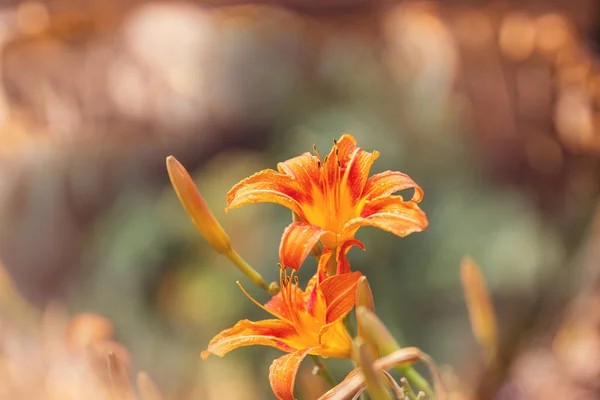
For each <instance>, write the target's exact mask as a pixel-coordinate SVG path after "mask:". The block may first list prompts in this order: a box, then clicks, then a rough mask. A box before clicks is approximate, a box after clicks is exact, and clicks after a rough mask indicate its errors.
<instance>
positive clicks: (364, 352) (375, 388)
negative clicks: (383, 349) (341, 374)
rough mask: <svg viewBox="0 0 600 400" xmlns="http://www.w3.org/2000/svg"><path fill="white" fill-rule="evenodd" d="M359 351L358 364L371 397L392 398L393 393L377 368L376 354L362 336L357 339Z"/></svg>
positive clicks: (379, 399)
mask: <svg viewBox="0 0 600 400" xmlns="http://www.w3.org/2000/svg"><path fill="white" fill-rule="evenodd" d="M356 347H357V352H358V364H359V365H360V370H361V372H362V374H363V376H364V378H365V385H366V386H367V391H368V392H369V395H370V397H371V399H373V400H392V395H391V394H390V392H389V391H388V389H387V387H386V385H385V380H384V376H383V375H382V373H381V371H380V370H377V369H375V367H374V365H373V363H374V362H375V355H374V354H373V353H372V352H371V349H370V347H369V346H368V345H367V344H366V343H363V342H362V340H361V339H360V338H358V339H357V340H356Z"/></svg>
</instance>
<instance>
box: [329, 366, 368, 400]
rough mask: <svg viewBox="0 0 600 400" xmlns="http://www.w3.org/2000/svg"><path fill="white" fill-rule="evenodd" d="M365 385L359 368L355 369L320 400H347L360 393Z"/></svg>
mask: <svg viewBox="0 0 600 400" xmlns="http://www.w3.org/2000/svg"><path fill="white" fill-rule="evenodd" d="M363 383H364V377H363V375H362V373H361V372H360V369H359V368H355V369H353V370H352V371H350V373H349V374H348V375H347V376H346V377H345V378H344V380H343V381H341V382H340V383H338V384H337V385H336V386H335V387H334V388H332V389H330V390H329V391H327V392H326V393H325V394H324V395H323V396H321V397H319V400H346V399H348V398H350V396H353V395H354V394H355V393H356V392H358V391H359V390H360V388H361V386H362V385H363Z"/></svg>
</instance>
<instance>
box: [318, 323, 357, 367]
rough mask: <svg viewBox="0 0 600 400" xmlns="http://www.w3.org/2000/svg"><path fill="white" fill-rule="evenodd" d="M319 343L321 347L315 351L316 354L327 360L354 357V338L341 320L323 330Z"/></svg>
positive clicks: (324, 327) (320, 333)
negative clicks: (329, 358) (328, 358)
mask: <svg viewBox="0 0 600 400" xmlns="http://www.w3.org/2000/svg"><path fill="white" fill-rule="evenodd" d="M319 343H320V344H321V347H319V348H317V349H316V350H315V354H319V355H321V356H323V357H326V358H327V357H333V358H350V357H351V356H352V347H353V344H352V338H351V337H350V334H348V331H347V330H346V327H345V326H344V322H343V321H342V320H341V318H340V319H338V320H337V321H333V322H331V323H329V324H327V325H324V326H323V327H322V328H321V330H320V331H319Z"/></svg>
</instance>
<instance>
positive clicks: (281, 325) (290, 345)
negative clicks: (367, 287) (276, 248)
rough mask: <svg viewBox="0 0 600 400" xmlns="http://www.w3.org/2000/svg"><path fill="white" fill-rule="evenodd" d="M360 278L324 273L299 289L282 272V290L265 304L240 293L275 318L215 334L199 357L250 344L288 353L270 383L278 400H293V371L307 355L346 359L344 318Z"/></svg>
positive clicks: (349, 343)
mask: <svg viewBox="0 0 600 400" xmlns="http://www.w3.org/2000/svg"><path fill="white" fill-rule="evenodd" d="M360 276H361V274H360V272H353V273H347V274H343V275H335V276H332V277H329V278H326V279H325V275H324V274H322V273H317V274H316V275H315V276H314V277H313V278H312V279H311V281H310V282H309V283H308V285H307V287H306V290H305V291H302V289H300V288H299V287H298V280H297V278H296V277H295V276H294V274H293V272H292V274H291V275H289V276H288V275H287V274H286V273H285V272H284V269H282V276H281V291H280V292H279V293H278V294H277V295H275V296H273V298H271V300H270V301H269V302H267V303H266V304H265V305H264V306H262V305H261V304H260V303H258V302H257V301H256V300H254V299H253V298H252V297H250V295H248V294H247V293H246V292H245V291H244V293H246V295H247V296H248V297H249V298H250V299H251V300H252V301H254V302H255V303H256V304H257V305H258V306H260V307H261V308H263V309H264V310H265V311H267V312H269V313H270V314H271V315H273V316H274V317H275V318H273V319H266V320H263V321H257V322H252V321H249V320H242V321H239V322H238V323H237V324H235V326H233V328H230V329H226V330H224V331H222V332H221V333H219V334H218V335H217V336H215V337H214V338H213V339H212V340H211V341H210V343H209V344H208V349H207V350H206V351H203V352H202V354H201V355H202V358H203V359H206V358H207V357H208V356H209V355H210V354H215V355H217V356H219V357H222V356H224V355H225V354H227V353H228V352H230V351H231V350H234V349H237V348H238V347H242V346H251V345H263V346H271V347H276V348H278V349H280V350H283V351H285V352H288V353H289V354H286V355H284V356H283V357H280V358H278V359H276V360H275V361H273V364H271V368H270V373H269V380H270V382H271V388H272V389H273V392H274V393H275V395H276V396H277V398H278V399H282V400H293V399H294V382H295V379H296V373H297V372H298V367H299V366H300V363H301V362H302V360H303V359H304V357H306V355H307V354H314V355H319V356H322V357H335V358H350V356H351V352H352V338H351V337H350V335H349V334H348V332H347V331H346V329H345V327H344V324H343V322H342V319H343V318H344V317H345V316H346V315H347V314H348V313H349V312H350V310H352V308H353V307H354V304H355V298H356V286H357V281H358V279H359V278H360ZM242 290H243V289H242Z"/></svg>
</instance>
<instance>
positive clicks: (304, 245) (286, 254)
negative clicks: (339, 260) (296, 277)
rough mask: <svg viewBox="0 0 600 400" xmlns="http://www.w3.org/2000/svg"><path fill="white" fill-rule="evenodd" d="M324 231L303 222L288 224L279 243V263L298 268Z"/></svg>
mask: <svg viewBox="0 0 600 400" xmlns="http://www.w3.org/2000/svg"><path fill="white" fill-rule="evenodd" d="M325 233H327V231H326V230H324V229H321V228H319V227H318V226H314V225H309V224H306V223H304V222H294V223H292V224H290V225H289V226H288V227H287V228H285V231H284V232H283V236H282V237H281V244H280V245H279V259H280V261H281V263H282V264H283V265H284V266H285V267H290V268H292V269H298V268H300V266H301V265H302V263H303V262H304V260H305V259H306V257H308V255H309V254H310V251H311V250H312V248H313V247H314V245H315V244H317V242H318V241H319V239H320V238H321V236H323V235H324V234H325Z"/></svg>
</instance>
